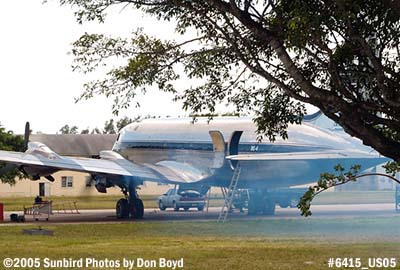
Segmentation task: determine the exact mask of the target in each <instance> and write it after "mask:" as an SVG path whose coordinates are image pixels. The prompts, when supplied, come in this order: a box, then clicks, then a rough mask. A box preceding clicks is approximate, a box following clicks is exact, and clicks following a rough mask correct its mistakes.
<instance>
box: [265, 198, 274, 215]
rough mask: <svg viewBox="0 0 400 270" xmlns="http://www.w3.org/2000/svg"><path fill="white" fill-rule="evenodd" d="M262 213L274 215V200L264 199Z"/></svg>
mask: <svg viewBox="0 0 400 270" xmlns="http://www.w3.org/2000/svg"><path fill="white" fill-rule="evenodd" d="M263 214H264V215H267V216H273V215H275V201H274V200H270V199H266V200H265V201H264V209H263Z"/></svg>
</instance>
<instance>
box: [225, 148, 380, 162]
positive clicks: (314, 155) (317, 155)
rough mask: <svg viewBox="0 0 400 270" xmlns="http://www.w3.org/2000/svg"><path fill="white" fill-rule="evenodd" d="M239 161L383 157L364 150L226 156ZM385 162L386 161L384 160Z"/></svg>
mask: <svg viewBox="0 0 400 270" xmlns="http://www.w3.org/2000/svg"><path fill="white" fill-rule="evenodd" d="M226 158H227V159H229V160H237V161H264V160H270V161H272V160H312V159H346V158H382V159H386V158H384V157H382V156H379V155H378V154H376V153H366V152H362V151H356V150H352V151H346V150H330V151H315V152H291V153H266V154H240V155H230V156H227V157H226ZM383 162H384V161H383Z"/></svg>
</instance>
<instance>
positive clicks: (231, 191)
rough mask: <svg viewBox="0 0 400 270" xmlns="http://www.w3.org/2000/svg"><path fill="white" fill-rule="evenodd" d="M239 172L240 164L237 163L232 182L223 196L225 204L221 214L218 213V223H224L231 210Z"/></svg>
mask: <svg viewBox="0 0 400 270" xmlns="http://www.w3.org/2000/svg"><path fill="white" fill-rule="evenodd" d="M240 171H241V168H240V163H238V164H237V165H236V167H235V170H234V171H233V175H232V180H231V183H230V185H229V188H228V191H227V192H226V194H225V202H224V206H222V209H221V212H220V213H219V217H218V222H222V223H224V222H225V221H226V219H227V217H228V214H229V211H230V210H231V208H232V203H233V196H234V195H235V192H236V187H237V184H238V182H239V176H240Z"/></svg>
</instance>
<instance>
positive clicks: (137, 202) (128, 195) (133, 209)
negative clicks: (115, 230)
mask: <svg viewBox="0 0 400 270" xmlns="http://www.w3.org/2000/svg"><path fill="white" fill-rule="evenodd" d="M122 192H123V193H124V195H125V198H123V199H119V200H118V201H117V205H116V207H115V210H116V215H117V218H119V219H124V218H135V219H142V218H143V215H144V205H143V201H142V200H141V199H139V197H138V194H137V192H136V189H131V190H130V191H129V192H128V190H127V189H126V188H123V189H122Z"/></svg>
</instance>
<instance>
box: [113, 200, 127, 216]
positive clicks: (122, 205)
mask: <svg viewBox="0 0 400 270" xmlns="http://www.w3.org/2000/svg"><path fill="white" fill-rule="evenodd" d="M115 211H116V215H117V218H118V219H122V218H127V217H129V203H128V200H127V199H119V200H118V202H117V205H116V207H115Z"/></svg>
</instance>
